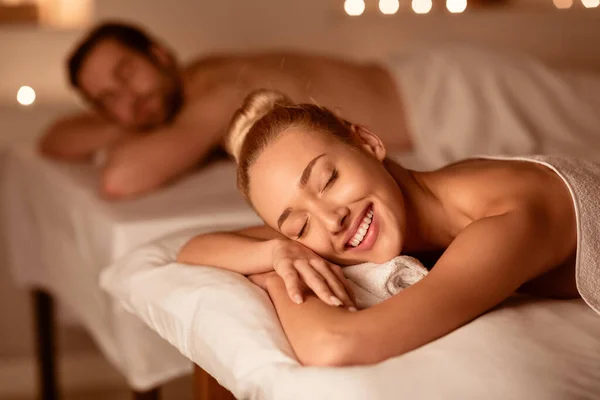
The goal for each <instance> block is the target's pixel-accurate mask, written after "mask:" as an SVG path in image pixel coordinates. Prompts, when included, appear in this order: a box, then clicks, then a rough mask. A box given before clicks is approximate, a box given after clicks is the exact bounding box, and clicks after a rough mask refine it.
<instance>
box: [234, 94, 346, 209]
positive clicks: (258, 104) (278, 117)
mask: <svg viewBox="0 0 600 400" xmlns="http://www.w3.org/2000/svg"><path fill="white" fill-rule="evenodd" d="M351 126H352V125H351V124H350V123H349V122H348V121H346V120H344V119H342V118H340V117H338V116H337V115H336V114H334V113H333V112H331V111H330V110H328V109H326V108H324V107H319V106H317V105H315V104H295V103H293V102H292V101H291V100H290V99H289V98H288V97H287V96H285V95H284V94H283V93H281V92H278V91H274V90H267V89H259V90H256V91H254V92H252V93H250V94H249V95H248V96H247V97H246V99H245V100H244V103H243V105H242V107H241V108H240V109H238V110H237V111H236V113H235V114H234V116H233V118H232V120H231V123H230V125H229V131H228V133H227V142H226V145H225V147H226V150H227V151H228V152H229V153H230V154H231V155H232V156H233V157H234V158H235V160H236V162H237V184H238V189H239V190H240V192H241V193H242V194H243V195H244V197H245V198H246V200H248V201H249V188H250V177H249V174H248V170H249V169H250V167H251V166H252V165H253V164H254V163H255V162H256V160H257V159H258V156H259V155H260V154H261V153H262V151H263V150H264V149H265V147H266V146H267V145H268V144H269V143H271V142H272V141H273V140H274V139H275V138H276V137H278V136H279V134H280V133H281V132H283V131H285V130H287V129H289V128H302V129H304V130H306V131H307V132H311V131H318V132H325V133H329V134H332V135H334V136H336V137H337V138H339V139H341V140H342V141H343V142H346V143H349V144H353V143H354V136H353V133H352V129H351Z"/></svg>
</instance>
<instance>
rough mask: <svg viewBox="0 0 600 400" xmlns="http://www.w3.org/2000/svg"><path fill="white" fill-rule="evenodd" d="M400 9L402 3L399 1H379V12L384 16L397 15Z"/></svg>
mask: <svg viewBox="0 0 600 400" xmlns="http://www.w3.org/2000/svg"><path fill="white" fill-rule="evenodd" d="M399 8H400V2H399V1H398V0H379V11H381V12H382V13H383V14H386V15H391V14H396V13H397V12H398V9H399Z"/></svg>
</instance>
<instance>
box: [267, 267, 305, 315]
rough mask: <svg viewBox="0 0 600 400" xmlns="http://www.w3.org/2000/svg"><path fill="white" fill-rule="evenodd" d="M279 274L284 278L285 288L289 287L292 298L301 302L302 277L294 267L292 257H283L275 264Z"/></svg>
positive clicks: (298, 302) (297, 302)
mask: <svg viewBox="0 0 600 400" xmlns="http://www.w3.org/2000/svg"><path fill="white" fill-rule="evenodd" d="M273 267H274V269H275V272H277V275H279V276H280V277H281V279H283V282H284V283H285V288H286V289H287V292H288V295H289V296H290V299H292V301H293V302H294V303H296V304H301V303H302V301H303V299H302V290H301V289H300V285H301V282H300V277H299V276H298V272H297V271H296V268H295V267H294V262H293V261H292V260H291V259H283V260H280V261H279V262H277V263H276V264H275V265H273Z"/></svg>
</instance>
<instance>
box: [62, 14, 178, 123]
mask: <svg viewBox="0 0 600 400" xmlns="http://www.w3.org/2000/svg"><path fill="white" fill-rule="evenodd" d="M68 69H69V79H70V81H71V84H72V85H73V86H74V87H75V88H77V89H78V90H79V91H80V92H81V93H82V94H83V96H84V97H85V98H86V99H87V100H88V101H90V102H91V103H92V105H93V106H94V107H95V108H96V109H97V110H98V111H100V112H101V113H103V114H105V115H106V116H107V117H109V118H111V119H112V120H114V121H115V122H116V123H118V124H119V125H121V126H124V127H126V128H129V129H135V130H148V129H152V128H155V127H157V126H159V125H162V124H164V123H168V122H169V121H170V120H172V119H173V117H174V116H175V115H176V113H177V112H178V111H179V108H180V107H181V105H182V102H183V88H182V82H181V77H180V75H179V71H178V69H177V65H176V62H175V59H174V58H173V57H172V55H171V54H170V53H169V52H168V51H167V50H166V49H165V48H163V47H161V46H160V45H159V44H158V43H156V42H155V41H154V40H153V39H152V38H151V37H150V36H149V35H148V34H147V33H145V32H144V31H143V30H141V29H139V28H136V27H134V26H131V25H125V24H120V23H105V24H102V25H100V26H98V27H97V28H95V29H94V30H93V31H92V32H90V33H89V34H88V35H87V37H85V38H84V40H83V41H82V42H81V43H80V44H79V45H78V46H77V48H76V49H75V51H74V52H73V54H72V55H71V57H70V58H69V60H68Z"/></svg>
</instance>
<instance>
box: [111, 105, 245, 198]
mask: <svg viewBox="0 0 600 400" xmlns="http://www.w3.org/2000/svg"><path fill="white" fill-rule="evenodd" d="M225 96H226V94H224V93H223V94H215V96H206V97H203V98H202V99H200V100H197V101H196V102H193V103H191V104H189V105H188V106H187V107H186V108H185V110H184V111H182V114H181V115H180V116H179V117H178V118H177V120H176V121H175V122H174V123H173V124H172V125H169V126H167V127H165V128H161V129H158V130H156V131H153V132H152V133H151V134H148V135H146V136H142V137H139V138H136V139H135V140H129V141H125V142H123V143H122V144H120V145H118V146H115V147H114V148H112V149H111V150H110V151H109V153H108V159H107V163H106V165H105V167H104V171H103V174H102V182H101V191H102V193H103V195H104V196H106V197H108V198H112V199H123V198H131V197H135V196H138V195H141V194H144V193H147V192H150V191H152V190H155V189H157V188H159V187H161V186H162V185H164V184H165V183H167V182H170V181H172V180H173V179H175V178H177V177H179V176H181V175H182V174H184V173H185V172H187V171H189V170H190V169H191V168H193V167H194V166H196V165H198V164H199V163H200V162H202V161H203V160H204V159H205V158H206V157H207V156H208V155H209V154H210V153H211V151H213V150H214V149H215V148H217V147H218V146H219V145H220V144H221V142H222V140H223V133H224V129H225V128H226V122H224V121H228V120H229V118H230V114H231V113H232V110H231V109H230V108H228V107H226V106H225V105H226V104H233V103H232V100H230V99H228V98H226V97H225Z"/></svg>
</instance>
